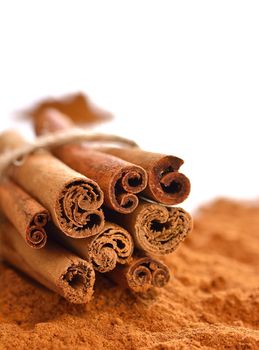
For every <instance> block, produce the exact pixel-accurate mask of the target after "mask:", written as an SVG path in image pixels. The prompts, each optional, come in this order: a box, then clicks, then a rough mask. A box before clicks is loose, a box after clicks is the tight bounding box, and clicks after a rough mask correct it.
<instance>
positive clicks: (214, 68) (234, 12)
mask: <svg viewBox="0 0 259 350" xmlns="http://www.w3.org/2000/svg"><path fill="white" fill-rule="evenodd" d="M0 44H1V46H0V127H1V130H3V129H5V128H7V127H9V126H11V125H15V123H17V122H16V121H15V120H14V119H13V117H12V112H13V111H15V110H17V109H19V108H23V107H24V106H28V105H30V104H31V103H32V102H33V101H35V100H37V99H39V98H42V97H45V96H48V95H60V94H63V93H66V92H72V91H78V90H82V91H84V92H86V93H87V94H89V95H90V96H91V97H92V99H93V100H94V101H95V102H96V103H97V104H98V105H100V106H102V107H104V108H106V109H108V110H110V111H111V112H113V114H114V115H115V117H116V118H115V120H114V122H113V123H112V124H109V125H106V126H102V130H105V131H108V132H114V133H115V132H116V133H120V134H122V135H124V136H128V137H131V138H135V140H136V141H138V142H139V143H140V144H141V145H142V146H143V147H144V148H146V149H150V150H153V151H158V152H165V153H171V154H174V155H178V156H180V157H182V158H183V159H185V165H184V167H183V171H184V172H185V173H186V174H187V175H188V176H189V177H190V179H191V181H192V194H191V196H190V198H189V199H188V200H187V201H186V202H185V203H186V204H185V205H184V207H185V208H187V209H193V208H196V207H197V206H198V205H200V204H201V203H203V202H204V201H208V200H211V199H212V198H215V197H218V196H231V197H236V198H244V199H255V198H256V197H258V196H259V166H258V158H259V157H258V153H259V147H258V146H259V141H258V116H259V2H258V1H237V0H235V1H227V0H224V1H220V0H218V1H209V0H206V1H193V0H192V1H163V0H161V1H160V0H159V1H150V0H149V1H141V0H138V1H132V0H131V1H122V0H121V1H91V2H88V1H79V0H77V1H75V0H74V1H64V0H63V1H54V0H51V1H46V0H44V1H35V0H34V1H25V0H23V1H20V0H19V1H12V0H8V1H3V0H0ZM16 125H17V124H16ZM19 127H20V125H19ZM22 129H23V131H24V132H25V133H28V135H29V134H31V133H30V131H29V128H28V125H23V126H22Z"/></svg>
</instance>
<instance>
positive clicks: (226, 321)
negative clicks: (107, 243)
mask: <svg viewBox="0 0 259 350" xmlns="http://www.w3.org/2000/svg"><path fill="white" fill-rule="evenodd" d="M258 232H259V203H238V202H234V201H228V200H218V201H216V202H214V203H213V204H211V205H208V206H206V207H204V208H202V209H201V210H200V211H199V212H198V213H197V215H196V217H195V228H194V231H193V232H192V234H191V235H190V237H189V238H188V239H187V240H186V241H185V243H184V244H183V245H182V246H181V247H180V248H179V249H178V250H177V251H176V252H175V253H173V254H171V255H170V256H169V257H166V258H164V261H165V262H166V263H167V264H168V265H169V267H170V269H171V270H172V271H173V273H174V278H172V280H171V282H170V283H169V284H168V285H167V286H166V287H165V288H164V289H162V290H159V292H157V295H156V296H155V295H154V294H152V293H151V294H150V295H149V296H148V297H147V298H145V299H143V298H140V297H139V296H133V295H132V294H130V292H128V291H125V290H122V289H120V288H118V287H117V286H115V285H114V284H113V283H111V282H110V281H108V280H106V279H104V278H103V277H101V278H100V279H99V280H97V286H96V290H95V294H94V298H93V300H92V301H91V302H90V303H89V304H87V305H83V306H82V305H80V306H79V305H72V304H69V303H68V302H67V301H65V300H64V299H63V298H61V297H60V296H58V295H57V294H55V293H52V292H50V291H48V290H47V289H45V288H43V287H41V286H40V285H38V284H36V283H34V282H33V281H31V280H30V279H28V278H27V277H26V276H24V275H22V274H21V273H19V272H17V271H16V270H14V269H13V268H11V267H9V266H7V265H5V264H1V265H0V349H1V350H2V349H18V350H20V349H21V350H22V349H26V350H28V349H41V350H42V349H44V350H45V349H78V350H81V349H94V350H98V349H113V350H114V349H116V350H119V349H150V350H151V349H152V350H158V349H161V350H162V349H163V350H165V349H166V350H168V349H200V348H203V349H259V278H258V275H259V233H258Z"/></svg>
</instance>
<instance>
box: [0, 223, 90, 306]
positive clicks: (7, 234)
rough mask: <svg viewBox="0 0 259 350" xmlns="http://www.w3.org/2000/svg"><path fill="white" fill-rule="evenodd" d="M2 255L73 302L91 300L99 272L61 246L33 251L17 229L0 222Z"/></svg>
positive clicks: (49, 243)
mask: <svg viewBox="0 0 259 350" xmlns="http://www.w3.org/2000/svg"><path fill="white" fill-rule="evenodd" d="M0 238H1V256H2V257H3V259H4V260H5V261H6V262H8V263H10V264H11V265H13V266H14V267H15V268H17V269H19V270H21V271H23V272H24V273H26V274H27V275H29V276H30V277H32V278H33V279H34V280H36V281H38V282H39V283H41V284H43V285H44V286H45V287H47V288H49V289H51V290H53V291H55V292H57V293H58V294H60V295H62V296H63V297H64V298H65V299H67V300H68V301H69V302H71V303H76V304H82V303H86V302H88V301H89V300H90V299H91V296H92V294H93V285H94V281H95V272H94V269H93V267H92V264H91V263H89V262H87V261H85V260H83V259H81V258H78V257H77V256H76V255H74V254H72V253H70V252H68V251H66V250H65V249H63V248H61V247H59V246H57V245H56V244H54V243H53V242H51V241H50V240H48V242H47V244H46V245H45V247H44V248H42V249H39V250H36V249H31V248H30V247H29V246H28V245H27V244H26V243H25V242H24V240H23V239H22V237H21V236H20V234H19V233H18V232H17V231H16V229H15V228H14V227H13V226H12V225H11V224H10V223H8V222H7V221H6V220H3V219H1V220H0Z"/></svg>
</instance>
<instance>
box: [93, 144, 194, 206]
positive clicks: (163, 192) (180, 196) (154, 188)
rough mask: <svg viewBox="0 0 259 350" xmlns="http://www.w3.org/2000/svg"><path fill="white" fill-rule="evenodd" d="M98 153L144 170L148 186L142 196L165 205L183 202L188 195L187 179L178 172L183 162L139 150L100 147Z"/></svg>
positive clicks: (188, 185) (188, 183) (188, 184)
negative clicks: (119, 159)
mask: <svg viewBox="0 0 259 350" xmlns="http://www.w3.org/2000/svg"><path fill="white" fill-rule="evenodd" d="M98 150H99V151H102V152H104V153H106V154H111V155H114V156H116V157H119V158H121V159H124V160H126V161H128V162H132V163H133V164H137V165H139V166H141V167H142V168H143V169H145V170H146V172H147V174H148V184H147V187H146V189H145V190H144V191H143V195H144V196H146V197H147V198H150V199H153V200H155V201H157V202H160V203H163V204H166V205H175V204H179V203H181V202H183V201H184V200H185V199H186V198H187V197H188V195H189V193H190V187H191V185H190V181H189V179H188V178H187V177H186V176H185V175H184V174H182V173H180V172H179V171H178V170H179V168H180V167H181V165H182V164H183V160H182V159H180V158H178V157H174V156H170V155H169V156H166V155H163V154H159V153H152V152H146V151H143V150H141V149H139V148H137V147H136V148H132V149H130V150H129V149H127V148H112V147H100V148H98Z"/></svg>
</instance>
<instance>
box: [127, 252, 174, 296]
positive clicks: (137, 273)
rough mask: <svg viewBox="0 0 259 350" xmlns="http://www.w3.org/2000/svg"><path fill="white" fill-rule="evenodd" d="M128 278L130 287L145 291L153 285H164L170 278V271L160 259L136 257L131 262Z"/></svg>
mask: <svg viewBox="0 0 259 350" xmlns="http://www.w3.org/2000/svg"><path fill="white" fill-rule="evenodd" d="M126 279H127V283H128V285H129V287H130V289H132V290H133V291H134V292H137V293H143V292H146V291H148V290H149V289H150V288H152V287H158V288H161V287H164V286H165V285H166V284H167V283H168V282H169V280H170V271H169V269H168V267H167V266H166V265H164V264H163V263H161V262H160V261H158V260H156V259H153V258H150V257H144V258H139V259H136V260H135V261H134V262H133V263H132V264H131V266H130V267H129V269H128V271H127V274H126Z"/></svg>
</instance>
